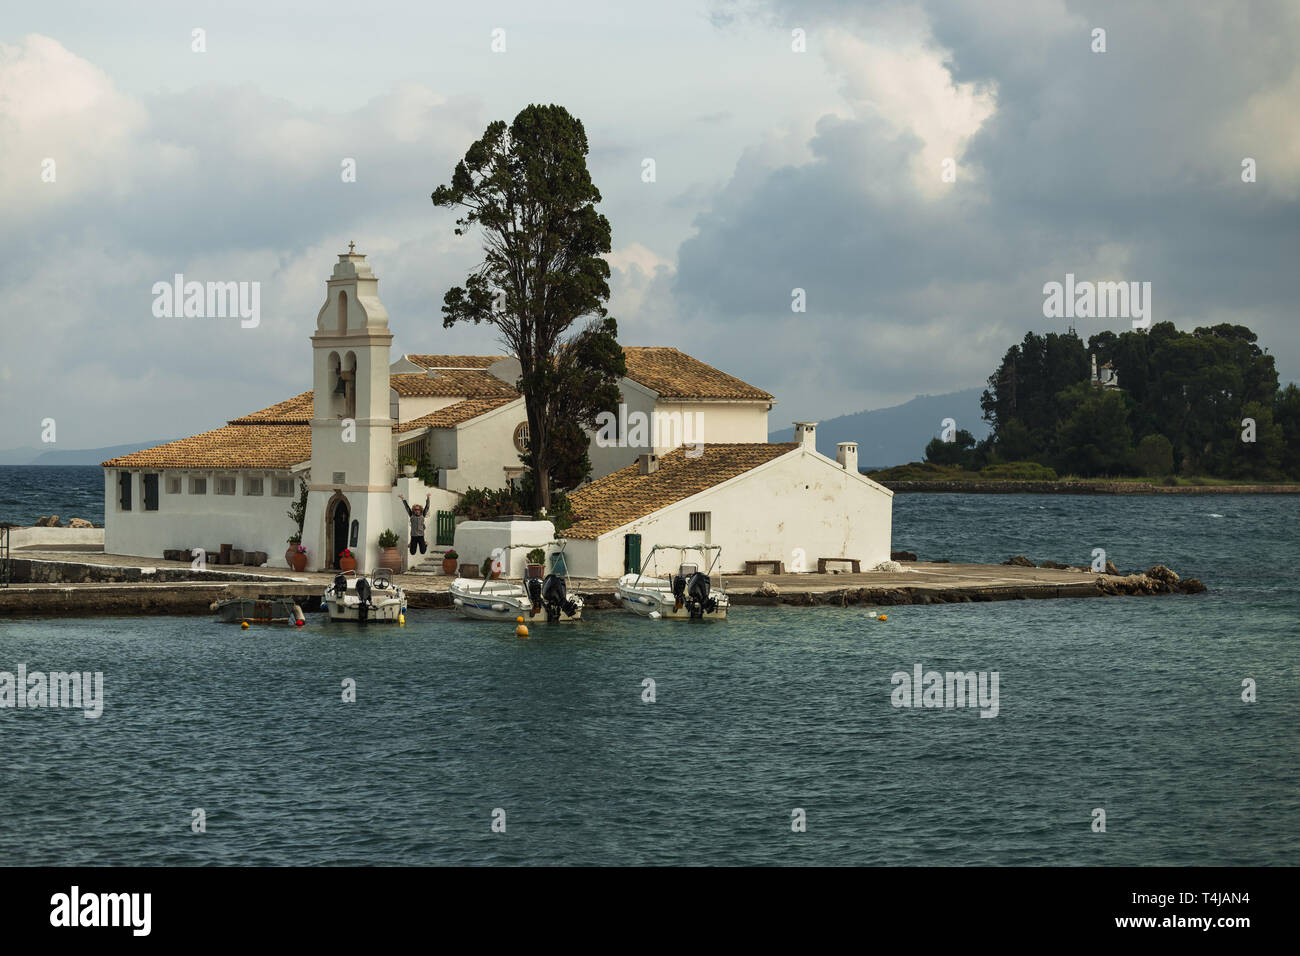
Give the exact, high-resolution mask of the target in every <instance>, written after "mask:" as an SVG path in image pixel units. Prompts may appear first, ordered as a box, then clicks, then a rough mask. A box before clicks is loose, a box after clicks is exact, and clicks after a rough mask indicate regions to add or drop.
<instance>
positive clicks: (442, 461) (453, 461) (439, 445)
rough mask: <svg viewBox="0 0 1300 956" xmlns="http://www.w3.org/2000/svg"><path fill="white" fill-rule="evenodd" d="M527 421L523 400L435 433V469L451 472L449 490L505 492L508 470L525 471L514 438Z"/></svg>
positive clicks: (433, 456) (437, 430) (448, 482)
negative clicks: (500, 489) (497, 489)
mask: <svg viewBox="0 0 1300 956" xmlns="http://www.w3.org/2000/svg"><path fill="white" fill-rule="evenodd" d="M527 420H528V416H527V414H526V413H525V412H524V400H523V399H522V398H520V399H517V400H515V401H513V402H511V403H510V404H508V405H502V406H501V407H500V408H494V409H493V410H492V411H490V412H487V413H486V414H484V415H480V416H479V417H478V418H475V419H472V420H470V421H468V422H465V423H464V424H461V425H457V426H456V427H455V428H454V429H451V428H435V429H433V436H434V437H433V440H432V441H431V442H430V454H431V456H432V458H433V462H434V464H435V465H437V466H438V467H439V468H445V469H447V479H446V481H445V482H444V484H445V485H446V486H447V489H448V490H450V491H461V492H463V491H465V490H466V489H467V488H504V487H505V486H506V473H505V469H506V468H507V467H509V468H520V467H522V463H521V462H520V460H519V452H518V450H517V449H516V448H515V441H514V437H515V429H516V428H517V427H518V426H519V424H520V423H521V422H524V421H527Z"/></svg>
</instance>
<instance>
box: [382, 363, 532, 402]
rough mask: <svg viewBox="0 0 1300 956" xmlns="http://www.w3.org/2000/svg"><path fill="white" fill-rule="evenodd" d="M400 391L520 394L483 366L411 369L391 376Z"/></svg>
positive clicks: (488, 395) (413, 393)
mask: <svg viewBox="0 0 1300 956" xmlns="http://www.w3.org/2000/svg"><path fill="white" fill-rule="evenodd" d="M390 381H391V384H392V387H393V388H394V389H395V390H396V391H397V394H398V395H401V396H404V397H408V398H409V397H417V396H421V395H428V396H433V397H437V398H505V397H507V396H508V397H510V398H518V397H519V393H518V392H516V391H515V390H514V389H513V388H511V387H510V386H509V385H507V384H506V383H505V382H503V381H501V379H499V378H497V377H496V376H495V375H493V374H491V373H490V372H484V371H483V370H481V369H439V370H438V371H436V372H434V373H433V374H431V375H423V374H420V373H418V372H411V373H407V374H404V375H394V376H392V377H391V380H390Z"/></svg>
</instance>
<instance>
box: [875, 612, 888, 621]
mask: <svg viewBox="0 0 1300 956" xmlns="http://www.w3.org/2000/svg"><path fill="white" fill-rule="evenodd" d="M876 620H877V621H888V620H889V618H887V617H885V615H883V614H882V615H880V616H879V617H878V618H876Z"/></svg>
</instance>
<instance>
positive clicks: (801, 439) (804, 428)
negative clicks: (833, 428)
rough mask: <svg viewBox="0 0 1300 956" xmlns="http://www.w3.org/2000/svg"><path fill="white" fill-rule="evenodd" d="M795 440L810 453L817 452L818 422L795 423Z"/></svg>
mask: <svg viewBox="0 0 1300 956" xmlns="http://www.w3.org/2000/svg"><path fill="white" fill-rule="evenodd" d="M794 440H795V441H797V442H798V443H799V444H800V445H802V446H803V447H804V448H806V449H807V450H808V451H816V450H817V423H816V422H795V423H794Z"/></svg>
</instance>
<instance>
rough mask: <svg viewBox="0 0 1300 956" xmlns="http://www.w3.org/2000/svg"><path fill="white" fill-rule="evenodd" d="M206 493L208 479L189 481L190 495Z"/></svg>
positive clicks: (192, 479)
mask: <svg viewBox="0 0 1300 956" xmlns="http://www.w3.org/2000/svg"><path fill="white" fill-rule="evenodd" d="M207 493H208V479H206V478H191V479H190V494H192V495H206V494H207Z"/></svg>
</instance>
